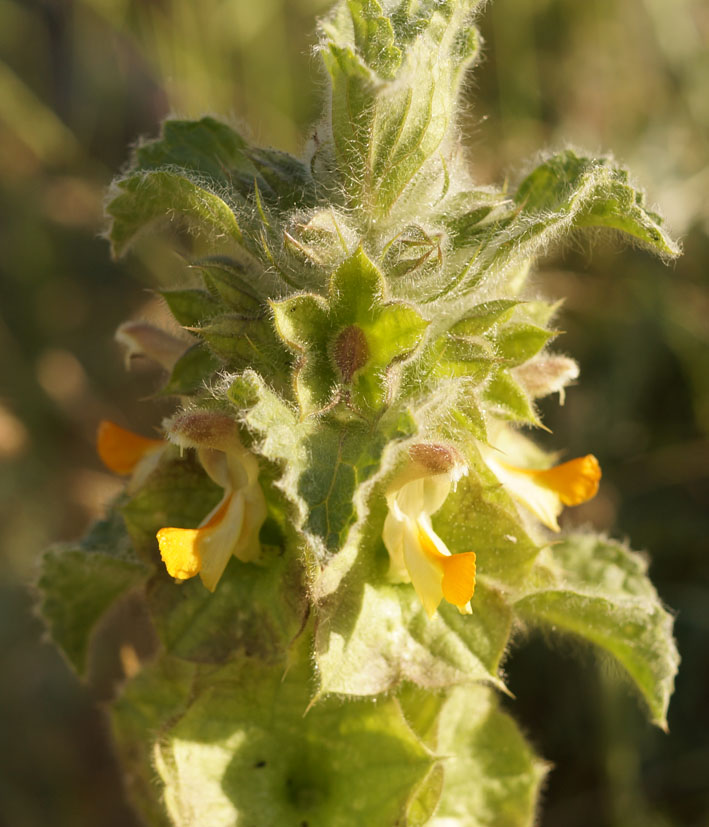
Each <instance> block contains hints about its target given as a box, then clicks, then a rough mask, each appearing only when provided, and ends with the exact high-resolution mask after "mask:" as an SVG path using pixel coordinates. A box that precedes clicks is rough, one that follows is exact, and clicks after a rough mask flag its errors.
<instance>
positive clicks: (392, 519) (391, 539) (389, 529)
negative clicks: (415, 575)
mask: <svg viewBox="0 0 709 827" xmlns="http://www.w3.org/2000/svg"><path fill="white" fill-rule="evenodd" d="M405 520H406V518H405V517H404V518H397V517H396V516H395V515H394V514H393V513H392V512H391V511H389V513H388V514H387V515H386V519H385V520H384V529H383V530H382V540H383V541H384V545H385V546H386V550H387V551H388V552H389V571H388V572H387V577H388V578H389V580H390V581H391V582H392V583H410V582H411V578H410V577H409V572H408V571H407V569H406V563H405V562H404V531H405Z"/></svg>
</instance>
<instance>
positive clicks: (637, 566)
mask: <svg viewBox="0 0 709 827" xmlns="http://www.w3.org/2000/svg"><path fill="white" fill-rule="evenodd" d="M646 572H647V562H646V561H645V559H644V558H643V557H641V556H640V555H639V554H635V553H633V552H632V551H629V550H628V549H627V548H626V547H625V546H624V545H622V544H621V543H616V542H613V541H611V540H605V539H603V538H599V537H595V536H593V535H591V534H587V535H584V534H577V535H572V536H570V537H566V538H564V540H563V541H562V542H561V543H559V544H556V545H554V546H553V548H552V550H551V554H550V559H549V560H548V562H547V563H546V566H545V570H544V571H543V572H542V575H543V577H544V580H545V581H546V582H542V583H541V584H540V588H539V589H538V590H535V591H532V592H531V593H529V594H527V595H526V596H524V597H522V598H521V599H520V600H518V601H517V602H516V603H515V604H514V608H515V611H516V612H517V613H518V614H519V616H520V617H521V618H522V619H523V620H525V621H527V622H529V623H531V624H537V623H538V624H542V625H544V626H548V627H551V628H552V629H553V630H554V631H559V632H567V633H569V634H572V635H576V636H578V637H581V638H583V639H585V640H588V641H590V642H591V643H593V644H594V645H595V646H598V647H599V648H600V649H602V650H604V651H605V652H607V653H608V654H610V655H611V656H612V657H613V658H615V659H616V661H617V662H618V663H619V664H620V665H621V666H622V667H623V668H624V669H625V671H626V672H627V674H628V675H629V676H630V678H631V679H632V681H633V682H634V683H635V685H636V686H637V688H638V690H639V691H640V693H641V695H642V697H643V698H644V699H645V701H646V703H647V705H648V707H649V710H650V715H651V717H652V721H653V723H655V724H657V725H658V726H659V727H661V728H665V727H666V725H667V724H666V714H667V706H668V703H669V699H670V696H671V694H672V690H673V687H674V677H675V674H676V672H677V666H678V664H679V655H678V654H677V649H676V646H675V642H674V640H673V638H672V617H671V615H670V614H669V613H668V612H667V611H666V610H665V609H664V607H663V605H662V603H661V601H660V599H659V597H658V596H657V592H656V591H655V589H654V587H653V586H652V584H651V583H650V580H649V578H648V577H647V573H646ZM549 578H551V580H550V581H549Z"/></svg>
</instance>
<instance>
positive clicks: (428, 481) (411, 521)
mask: <svg viewBox="0 0 709 827" xmlns="http://www.w3.org/2000/svg"><path fill="white" fill-rule="evenodd" d="M436 472H437V473H436ZM464 473H467V469H466V468H465V466H461V465H460V464H452V465H451V466H450V467H449V468H448V469H447V470H445V471H442V472H441V470H440V469H438V468H437V469H435V471H432V470H431V469H430V468H426V467H425V466H423V465H421V464H418V467H417V463H415V462H414V463H411V464H409V465H408V466H407V468H406V469H404V471H403V472H402V474H400V475H399V477H398V478H397V479H396V480H395V481H394V483H393V484H392V486H391V487H390V490H389V494H388V496H387V502H388V505H389V513H388V514H387V516H386V519H385V522H384V530H383V532H382V539H383V540H384V544H385V546H386V548H387V550H388V552H389V556H390V567H389V577H390V579H391V580H393V581H395V582H411V583H412V584H413V586H414V589H415V590H416V593H417V595H418V597H419V599H420V600H421V603H422V604H423V607H424V609H425V611H426V613H427V614H428V616H429V617H432V616H433V615H434V614H435V612H436V609H437V608H438V605H439V603H440V602H441V600H442V599H445V600H447V601H448V602H449V603H452V604H453V605H455V606H457V607H458V609H459V611H460V612H461V613H463V614H469V613H470V611H471V609H470V600H471V598H472V596H473V592H474V591H475V553H474V552H472V551H471V552H465V553H462V554H451V553H450V551H449V550H448V548H447V547H446V544H445V543H444V542H443V540H442V539H441V538H440V537H439V536H438V534H436V532H435V531H434V529H433V526H432V525H431V515H432V514H434V513H435V512H436V511H438V509H439V508H440V507H441V506H442V505H443V503H444V501H445V499H446V497H447V496H448V494H449V493H450V490H451V487H452V486H453V485H454V484H455V483H456V482H457V480H458V479H459V478H460V476H461V475H463V474H464Z"/></svg>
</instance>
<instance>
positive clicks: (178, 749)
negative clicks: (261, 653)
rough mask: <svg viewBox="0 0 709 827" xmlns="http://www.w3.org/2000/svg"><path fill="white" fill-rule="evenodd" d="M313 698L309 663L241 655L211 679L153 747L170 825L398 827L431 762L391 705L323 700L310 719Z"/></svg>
mask: <svg viewBox="0 0 709 827" xmlns="http://www.w3.org/2000/svg"><path fill="white" fill-rule="evenodd" d="M309 700H310V686H309V669H308V667H307V663H306V664H303V663H299V664H295V665H292V666H291V667H290V668H289V669H288V670H285V671H284V668H283V666H280V667H275V668H274V667H271V668H267V667H264V666H263V665H261V664H260V663H259V662H258V661H253V660H250V659H246V658H243V659H238V660H237V661H235V662H234V663H233V664H232V665H230V666H226V667H223V668H222V669H220V670H218V671H216V672H212V673H210V674H208V675H205V677H204V680H202V681H200V682H199V683H198V684H197V685H196V687H195V690H194V700H193V702H192V703H191V705H190V707H189V709H188V710H187V712H186V713H185V714H184V715H183V716H182V717H181V718H180V719H179V720H178V721H176V722H175V723H174V724H173V725H172V726H170V727H168V728H167V729H166V730H164V732H163V733H162V737H161V739H160V741H159V743H158V745H157V747H156V755H157V761H156V763H157V768H158V771H159V773H160V775H161V777H162V779H163V781H164V782H165V785H166V786H165V800H166V803H167V807H168V811H169V812H170V816H171V818H172V820H173V823H174V824H175V825H177V827H187V825H190V824H194V823H195V820H196V819H197V820H202V821H204V820H205V819H206V820H208V822H209V824H210V825H211V827H227V825H233V824H236V823H242V822H243V823H244V824H254V825H256V824H264V825H265V824H274V825H275V824H283V825H286V824H292V825H302V824H307V825H309V827H360V825H363V824H367V825H371V827H391V825H392V824H395V823H397V822H401V818H402V817H403V814H404V812H405V810H406V807H407V804H408V801H409V799H410V797H411V796H412V794H413V793H414V792H415V790H416V788H417V787H418V785H419V783H420V782H421V780H422V779H423V778H424V777H425V776H426V774H427V773H428V771H429V770H430V768H431V766H432V764H433V761H434V758H433V756H432V755H431V754H430V752H429V751H428V750H427V749H426V748H425V747H424V746H423V744H422V743H421V742H420V740H419V739H418V738H417V737H416V736H415V735H414V734H413V732H412V731H411V729H410V728H409V727H408V725H407V724H406V722H405V720H404V718H403V716H402V714H401V711H400V709H399V707H398V704H397V703H396V701H395V700H393V699H389V700H386V699H383V700H380V701H379V702H378V703H377V704H372V703H370V702H363V701H354V702H351V703H348V704H346V705H343V704H341V703H340V702H339V701H337V700H331V701H323V702H320V703H318V704H316V705H315V706H314V707H313V708H312V709H310V710H309V711H307V714H306V710H307V707H308V702H309Z"/></svg>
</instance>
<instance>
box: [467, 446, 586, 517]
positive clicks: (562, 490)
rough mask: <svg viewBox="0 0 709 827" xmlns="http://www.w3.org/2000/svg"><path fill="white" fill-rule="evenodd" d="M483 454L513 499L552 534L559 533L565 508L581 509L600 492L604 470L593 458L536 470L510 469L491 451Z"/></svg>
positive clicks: (582, 458) (584, 458) (579, 459)
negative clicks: (581, 506) (560, 516)
mask: <svg viewBox="0 0 709 827" xmlns="http://www.w3.org/2000/svg"><path fill="white" fill-rule="evenodd" d="M482 453H483V458H484V460H485V462H486V463H487V466H488V468H490V470H491V471H492V472H493V474H494V475H495V476H496V477H497V479H498V480H499V481H500V482H501V483H502V484H503V485H504V486H505V488H506V489H507V491H509V493H510V494H511V496H512V497H513V498H514V499H515V500H517V502H519V503H521V504H522V505H523V506H525V507H526V508H528V509H529V510H530V511H531V512H532V514H534V516H535V517H537V518H538V519H539V520H541V522H542V523H544V525H545V526H547V527H548V528H550V529H552V530H553V531H559V530H560V529H559V523H558V522H557V517H558V516H559V514H561V511H562V509H563V507H564V506H565V505H580V504H581V503H584V502H586V501H587V500H590V499H591V498H592V497H595V495H596V492H597V491H598V483H599V481H600V479H601V466H600V465H599V464H598V460H597V459H596V457H594V456H593V454H587V455H586V456H585V457H577V458H576V459H572V460H569V461H568V462H563V463H561V465H554V466H553V467H551V468H544V469H537V468H518V467H517V466H515V465H510V464H509V463H507V462H504V461H503V460H502V459H500V458H499V454H497V452H495V451H492V450H490V449H484V450H483V452H482Z"/></svg>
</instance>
